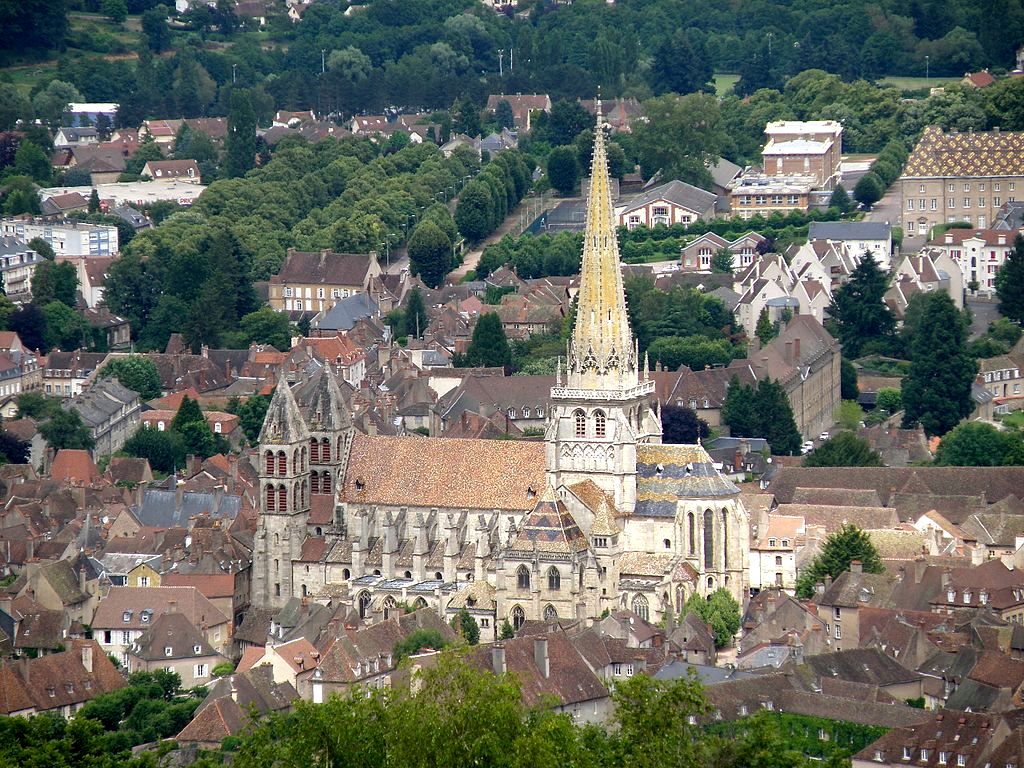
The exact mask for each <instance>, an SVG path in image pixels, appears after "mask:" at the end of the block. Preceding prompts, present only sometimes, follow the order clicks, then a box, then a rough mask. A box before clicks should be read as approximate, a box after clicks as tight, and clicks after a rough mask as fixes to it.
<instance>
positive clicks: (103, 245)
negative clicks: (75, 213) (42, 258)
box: [0, 218, 118, 256]
mask: <svg viewBox="0 0 1024 768" xmlns="http://www.w3.org/2000/svg"><path fill="white" fill-rule="evenodd" d="M0 234H3V235H13V236H14V237H17V238H19V239H21V240H24V241H25V242H28V241H29V240H32V239H34V238H37V237H38V238H40V239H41V240H45V241H46V242H47V243H49V245H50V247H51V248H53V252H54V253H55V254H56V255H57V256H115V255H117V249H118V240H117V227H112V226H108V225H106V224H86V223H85V222H78V221H60V222H57V221H53V222H51V221H43V220H42V219H32V218H16V219H3V220H2V221H0Z"/></svg>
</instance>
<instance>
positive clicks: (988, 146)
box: [899, 125, 1024, 237]
mask: <svg viewBox="0 0 1024 768" xmlns="http://www.w3.org/2000/svg"><path fill="white" fill-rule="evenodd" d="M899 185H900V196H901V198H902V208H903V222H904V227H903V228H904V231H905V232H906V233H907V235H916V236H921V237H930V236H931V232H932V228H933V227H935V226H936V225H937V224H944V223H949V222H960V221H963V222H967V223H968V224H970V225H971V226H974V227H977V228H978V229H985V228H986V227H988V226H990V225H991V224H992V223H993V222H994V221H995V219H996V214H997V213H998V211H999V208H1000V207H1001V206H1002V205H1003V203H1004V202H1006V201H1009V200H1016V199H1018V198H1017V194H1018V191H1017V188H1018V186H1020V191H1021V192H1024V132H1016V133H1012V132H1008V131H999V130H994V131H989V132H980V131H979V132H972V133H957V132H955V131H951V132H949V133H944V132H943V130H942V129H941V128H939V127H938V126H934V125H930V126H928V127H927V128H925V129H924V133H922V134H921V138H920V139H919V140H918V142H917V146H915V147H914V151H913V152H911V153H910V158H909V159H908V160H907V164H906V166H904V168H903V175H902V176H900V179H899Z"/></svg>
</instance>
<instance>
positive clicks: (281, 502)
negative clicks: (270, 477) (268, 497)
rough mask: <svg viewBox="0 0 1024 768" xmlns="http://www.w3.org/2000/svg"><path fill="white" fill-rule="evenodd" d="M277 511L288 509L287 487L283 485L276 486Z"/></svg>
mask: <svg viewBox="0 0 1024 768" xmlns="http://www.w3.org/2000/svg"><path fill="white" fill-rule="evenodd" d="M277 511H278V512H287V511H288V489H287V488H285V487H284V486H283V485H279V486H277Z"/></svg>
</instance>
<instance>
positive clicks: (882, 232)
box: [807, 221, 892, 241]
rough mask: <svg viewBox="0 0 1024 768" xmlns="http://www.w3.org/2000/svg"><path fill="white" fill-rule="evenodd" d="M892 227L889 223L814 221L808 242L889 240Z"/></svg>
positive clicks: (810, 228)
mask: <svg viewBox="0 0 1024 768" xmlns="http://www.w3.org/2000/svg"><path fill="white" fill-rule="evenodd" d="M891 236H892V226H891V225H890V224H889V222H887V221H812V222H811V224H810V227H809V228H808V230H807V239H808V240H844V241H845V240H887V239H889V237H891Z"/></svg>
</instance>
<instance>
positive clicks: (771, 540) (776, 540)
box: [768, 539, 778, 547]
mask: <svg viewBox="0 0 1024 768" xmlns="http://www.w3.org/2000/svg"><path fill="white" fill-rule="evenodd" d="M777 543H778V539H768V546H769V547H774V546H775V545H776V544H777Z"/></svg>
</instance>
